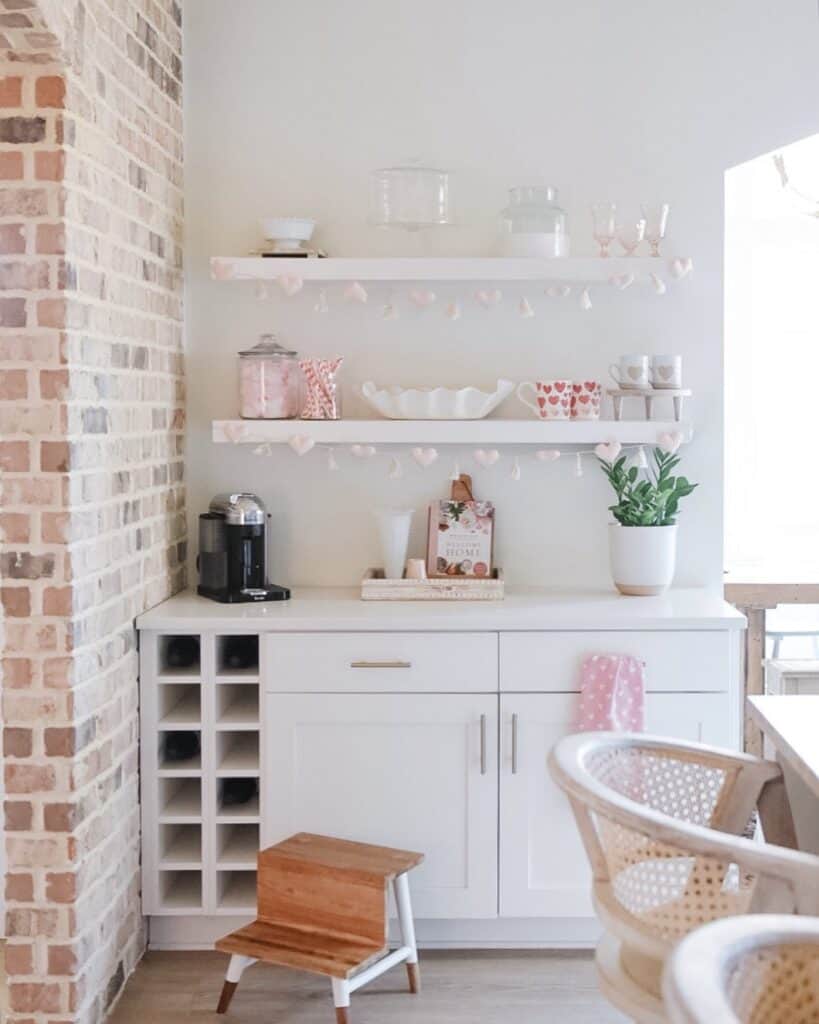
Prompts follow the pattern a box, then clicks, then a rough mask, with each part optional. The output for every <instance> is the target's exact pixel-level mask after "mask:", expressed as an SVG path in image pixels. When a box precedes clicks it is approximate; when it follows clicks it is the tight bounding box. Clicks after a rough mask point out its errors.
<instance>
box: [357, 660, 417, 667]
mask: <svg viewBox="0 0 819 1024" xmlns="http://www.w3.org/2000/svg"><path fill="white" fill-rule="evenodd" d="M350 668H412V662H411V661H351V662H350Z"/></svg>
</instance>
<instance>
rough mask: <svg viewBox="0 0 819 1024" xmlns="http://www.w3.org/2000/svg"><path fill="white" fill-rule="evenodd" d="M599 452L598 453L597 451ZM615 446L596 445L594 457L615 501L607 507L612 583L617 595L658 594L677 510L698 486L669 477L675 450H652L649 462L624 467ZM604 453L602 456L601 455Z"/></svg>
mask: <svg viewBox="0 0 819 1024" xmlns="http://www.w3.org/2000/svg"><path fill="white" fill-rule="evenodd" d="M601 450H602V454H601ZM619 450H620V446H619V445H611V444H610V445H600V446H598V459H599V462H600V466H601V468H602V470H603V472H604V473H605V474H606V477H607V478H608V481H609V483H610V484H611V486H612V488H613V489H614V493H615V495H616V496H617V501H616V502H615V503H614V504H613V505H609V511H610V512H611V514H612V515H613V516H614V519H615V522H613V523H611V524H610V525H609V556H610V561H611V573H612V576H613V577H614V585H615V586H616V587H617V589H618V590H619V591H620V593H621V594H630V595H638V596H644V595H650V594H662V592H663V591H664V590H666V589H667V588H668V587H669V586H670V584H671V581H672V579H673V578H674V568H675V564H676V554H677V511H678V508H679V504H680V500H681V499H682V498H685V497H687V496H688V495H689V494H690V493H691V492H692V491H693V490H694V488H695V487H696V486H697V485H696V484H692V483H689V482H688V480H687V479H686V478H685V477H684V476H674V475H673V471H674V469H675V468H676V467H677V465H678V464H679V462H680V459H679V456H678V455H677V454H676V448H674V449H673V450H670V451H667V450H664V449H662V448H655V449H654V450H653V453H652V458H653V463H654V464H653V466H649V467H647V468H646V469H644V470H642V471H641V469H640V467H639V466H636V465H631V466H627V465H626V457H625V456H624V455H623V456H620V457H619V458H618V457H617V456H618V454H619ZM607 455H608V456H609V458H606V457H605V456H607Z"/></svg>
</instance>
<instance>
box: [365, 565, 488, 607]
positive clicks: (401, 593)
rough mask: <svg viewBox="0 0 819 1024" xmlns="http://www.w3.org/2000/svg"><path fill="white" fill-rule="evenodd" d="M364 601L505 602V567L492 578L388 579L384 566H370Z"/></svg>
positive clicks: (366, 576) (366, 577)
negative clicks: (379, 567)
mask: <svg viewBox="0 0 819 1024" xmlns="http://www.w3.org/2000/svg"><path fill="white" fill-rule="evenodd" d="M361 600H362V601H502V600H503V570H501V569H495V571H494V572H493V574H492V576H491V577H490V578H489V579H485V580H480V579H472V578H468V577H465V576H452V577H448V578H446V579H428V580H387V579H384V570H383V569H368V570H367V572H366V574H365V576H364V579H363V580H362V581H361Z"/></svg>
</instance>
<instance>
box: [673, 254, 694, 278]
mask: <svg viewBox="0 0 819 1024" xmlns="http://www.w3.org/2000/svg"><path fill="white" fill-rule="evenodd" d="M693 269H694V261H693V260H692V259H691V257H690V256H687V257H686V258H685V259H684V260H681V259H676V260H672V261H671V273H672V274H673V275H674V277H676V279H677V280H678V281H679V280H681V279H682V278H683V277H685V276H686V274H690V273H691V271H692V270H693Z"/></svg>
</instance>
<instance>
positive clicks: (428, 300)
mask: <svg viewBox="0 0 819 1024" xmlns="http://www.w3.org/2000/svg"><path fill="white" fill-rule="evenodd" d="M409 297H410V301H411V302H414V303H415V305H416V306H420V307H421V308H422V309H423V308H424V307H425V306H431V305H432V303H433V302H434V301H435V292H431V291H427V290H426V289H421V288H416V289H415V290H413V291H411V292H410V293H409Z"/></svg>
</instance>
